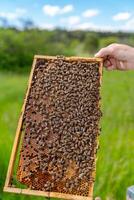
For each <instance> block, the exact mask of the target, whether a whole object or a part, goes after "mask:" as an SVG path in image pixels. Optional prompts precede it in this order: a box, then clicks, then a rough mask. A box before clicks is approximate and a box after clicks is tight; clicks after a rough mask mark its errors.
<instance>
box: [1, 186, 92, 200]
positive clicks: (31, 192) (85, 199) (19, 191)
mask: <svg viewBox="0 0 134 200" xmlns="http://www.w3.org/2000/svg"><path fill="white" fill-rule="evenodd" d="M4 192H11V193H16V194H25V195H34V196H42V197H49V198H60V199H61V198H63V199H68V200H93V198H92V197H89V196H88V197H84V196H78V195H72V194H64V193H58V192H44V191H38V190H31V189H20V188H12V187H4Z"/></svg>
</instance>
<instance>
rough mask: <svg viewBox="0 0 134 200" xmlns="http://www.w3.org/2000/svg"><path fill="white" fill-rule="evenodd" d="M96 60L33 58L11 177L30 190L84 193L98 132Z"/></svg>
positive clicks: (89, 184) (89, 181)
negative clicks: (19, 138) (17, 148)
mask: <svg viewBox="0 0 134 200" xmlns="http://www.w3.org/2000/svg"><path fill="white" fill-rule="evenodd" d="M99 69H100V63H99V62H97V61H89V60H83V59H77V60H76V59H75V60H73V59H72V60H71V59H70V60H69V59H66V58H65V57H61V56H57V57H54V58H50V59H47V58H37V59H36V63H35V68H34V72H33V76H32V81H31V86H30V90H29V94H28V97H27V101H26V105H25V110H24V115H23V121H22V129H21V132H22V133H23V135H24V136H23V139H22V144H21V150H20V158H19V165H18V169H17V179H18V180H19V182H21V183H23V184H25V185H27V186H28V188H30V189H32V190H39V191H48V192H58V193H66V194H72V195H82V196H88V195H89V192H90V191H91V190H92V188H93V184H94V178H95V161H96V152H97V148H98V135H99V133H100V127H99V121H100V117H101V110H100V106H99V101H100V76H101V74H100V70H99Z"/></svg>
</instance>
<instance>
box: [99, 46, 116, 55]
mask: <svg viewBox="0 0 134 200" xmlns="http://www.w3.org/2000/svg"><path fill="white" fill-rule="evenodd" d="M115 46H116V45H114V44H113V45H109V46H107V47H105V48H102V49H101V50H100V51H98V53H96V54H95V57H102V58H104V57H106V56H114V49H115Z"/></svg>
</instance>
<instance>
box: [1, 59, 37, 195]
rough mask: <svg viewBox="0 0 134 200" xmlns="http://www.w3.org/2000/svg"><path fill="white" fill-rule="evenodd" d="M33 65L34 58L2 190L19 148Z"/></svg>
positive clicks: (10, 172)
mask: <svg viewBox="0 0 134 200" xmlns="http://www.w3.org/2000/svg"><path fill="white" fill-rule="evenodd" d="M35 63H36V58H34V61H33V65H32V70H31V73H30V77H29V81H28V88H27V92H26V96H25V98H24V102H23V106H22V109H21V114H20V117H19V122H18V126H17V129H16V135H15V139H14V144H13V148H12V152H11V156H10V161H9V165H8V171H7V176H6V180H5V186H4V188H5V187H8V186H9V185H10V181H11V178H12V173H13V168H14V163H15V158H16V154H17V150H18V146H19V141H20V137H21V127H22V120H23V115H24V109H25V105H26V101H27V97H28V94H29V90H30V86H31V81H32V76H33V72H34V67H35ZM4 191H5V190H4Z"/></svg>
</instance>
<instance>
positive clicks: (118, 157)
mask: <svg viewBox="0 0 134 200" xmlns="http://www.w3.org/2000/svg"><path fill="white" fill-rule="evenodd" d="M27 80H28V76H27V75H17V74H11V73H1V74H0V200H26V199H27V197H26V196H23V195H15V194H14V195H13V194H7V193H2V188H3V184H4V180H5V176H6V171H7V166H8V162H9V157H10V153H11V148H12V144H13V139H14V135H15V130H16V126H17V121H18V117H19V113H20V110H21V106H22V102H23V97H24V94H25V91H26V86H27ZM102 110H103V118H102V122H101V125H102V132H101V136H100V149H99V151H98V161H97V177H96V183H95V191H94V195H95V196H101V197H102V200H125V199H126V188H127V187H128V186H130V185H132V184H134V178H133V173H134V72H132V71H131V72H130V71H129V72H106V71H104V74H103V83H102ZM29 199H31V200H34V199H40V200H41V199H42V200H43V199H45V198H39V197H29Z"/></svg>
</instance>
